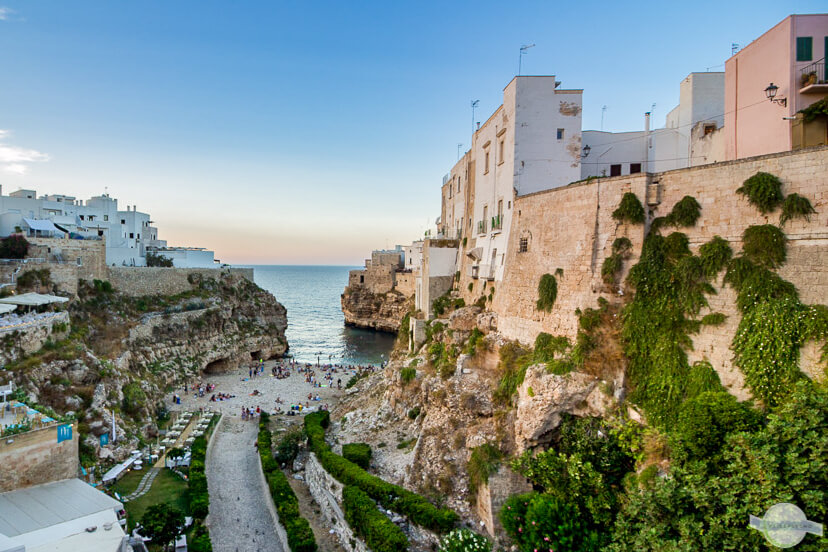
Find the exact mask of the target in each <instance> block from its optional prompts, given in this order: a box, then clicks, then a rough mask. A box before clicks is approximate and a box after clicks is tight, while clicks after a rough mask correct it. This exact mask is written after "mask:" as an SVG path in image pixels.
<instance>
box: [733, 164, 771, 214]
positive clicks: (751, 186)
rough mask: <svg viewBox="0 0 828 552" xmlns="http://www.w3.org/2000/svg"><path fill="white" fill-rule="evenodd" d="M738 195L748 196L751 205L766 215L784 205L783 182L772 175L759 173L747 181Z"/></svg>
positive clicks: (739, 189) (738, 189)
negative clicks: (781, 204)
mask: <svg viewBox="0 0 828 552" xmlns="http://www.w3.org/2000/svg"><path fill="white" fill-rule="evenodd" d="M736 193H737V194H741V195H743V196H746V197H747V199H748V201H749V202H750V204H751V205H753V206H754V207H756V208H757V209H759V212H760V213H762V214H763V215H765V214H767V213H770V212H772V211H774V210H775V209H776V208H777V207H779V204H780V203H782V182H780V180H779V179H778V178H777V177H775V176H774V175H772V174H769V173H766V172H758V173H756V174H754V175H753V176H751V177H750V178H748V179H747V180H745V182H744V183H743V184H742V186H741V187H740V188H737V190H736Z"/></svg>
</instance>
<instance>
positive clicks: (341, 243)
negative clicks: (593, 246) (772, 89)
mask: <svg viewBox="0 0 828 552" xmlns="http://www.w3.org/2000/svg"><path fill="white" fill-rule="evenodd" d="M825 11H826V6H825V3H824V0H823V1H819V2H816V1H802V2H799V1H791V2H786V1H779V0H776V1H774V2H769V1H763V0H756V1H752V2H739V1H731V2H705V1H696V2H652V3H647V2H594V1H581V2H567V3H565V4H564V3H561V2H551V1H545V2H522V1H509V2H504V1H502V0H501V1H499V2H489V1H485V0H479V1H476V2H460V1H457V2H452V1H447V0H443V1H435V2H432V1H428V0H423V1H419V2H409V1H398V0H385V1H382V2H369V1H362V2H357V1H341V0H340V1H327V2H322V1H312V0H307V1H276V0H269V1H262V2H255V1H252V0H248V1H244V2H228V1H212V0H177V1H175V2H168V1H149V0H144V1H142V2H110V1H74V2H69V1H67V0H40V1H36V2H35V1H15V0H0V185H2V192H3V193H4V194H8V193H10V192H12V191H15V190H17V189H19V188H27V189H35V190H36V191H37V193H38V194H47V193H62V194H67V195H74V196H76V197H78V198H88V197H91V196H93V195H99V194H101V193H104V192H108V193H109V194H110V195H112V196H113V197H115V198H117V199H118V200H119V208H120V209H122V210H124V209H125V207H124V206H125V205H136V206H137V208H138V210H139V211H143V212H148V213H150V214H151V215H152V220H153V221H155V223H156V226H158V228H159V238H160V239H166V240H168V242H169V243H170V245H180V246H202V247H207V248H209V249H213V250H215V251H216V258H218V259H221V260H222V261H223V262H228V263H236V264H247V263H256V264H345V265H357V264H361V261H362V259H364V258H366V257H367V256H369V255H370V251H371V250H372V249H382V248H386V247H393V246H394V245H395V244H398V243H410V242H411V241H412V240H414V239H417V238H420V237H422V235H423V232H424V231H425V230H426V229H427V228H429V227H430V226H432V225H433V224H434V221H435V219H436V217H438V216H439V214H440V185H441V184H442V176H443V175H444V174H446V173H447V172H448V171H449V170H450V169H451V167H452V166H453V165H454V163H455V162H456V160H457V152H458V144H463V146H461V147H462V149H463V151H465V149H467V148H468V146H469V144H470V141H471V131H472V124H473V121H472V112H471V107H470V102H471V100H479V101H480V103H479V107H478V108H477V111H476V116H475V119H476V120H477V121H481V122H482V121H485V120H486V119H487V118H488V116H489V115H490V114H491V113H492V112H493V111H494V110H495V109H496V108H497V107H498V105H500V103H501V102H502V93H503V88H504V87H505V86H506V84H507V83H508V82H509V81H510V80H511V79H512V77H513V76H514V75H515V74H516V73H517V70H518V57H519V48H520V46H521V45H524V44H525V45H529V44H535V46H534V47H533V48H531V49H529V50H527V52H526V55H525V56H524V57H523V62H522V64H523V65H522V74H530V75H556V76H557V78H558V80H561V81H562V83H563V84H562V86H563V87H564V88H582V89H583V90H584V93H583V105H584V112H583V128H584V129H600V128H601V116H602V106H607V109H606V111H605V113H604V122H603V128H604V130H609V131H626V130H639V129H642V128H643V114H644V112H645V111H649V110H651V108H652V106H653V104H655V108H654V109H653V117H654V123H655V125H656V126H662V125H663V124H664V117H665V115H666V114H667V112H668V111H670V109H672V108H673V107H674V106H675V105H676V104H677V103H678V94H679V83H680V81H681V80H682V79H683V78H684V77H685V76H686V75H687V74H688V73H690V72H693V71H705V70H712V71H723V70H724V61H725V60H726V59H727V58H728V57H729V56H730V54H731V44H733V43H737V44H740V45H742V46H745V45H747V44H748V43H750V42H751V41H752V40H754V39H755V38H757V37H758V36H759V35H761V34H762V33H763V32H764V31H766V30H767V29H769V28H770V27H772V26H773V25H775V24H776V23H777V22H779V21H780V20H782V19H783V18H784V17H786V16H787V15H789V14H791V13H821V12H825Z"/></svg>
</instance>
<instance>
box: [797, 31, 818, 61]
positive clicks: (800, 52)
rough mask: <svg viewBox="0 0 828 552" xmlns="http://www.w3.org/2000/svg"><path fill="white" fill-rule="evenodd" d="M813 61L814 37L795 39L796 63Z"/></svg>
mask: <svg viewBox="0 0 828 552" xmlns="http://www.w3.org/2000/svg"><path fill="white" fill-rule="evenodd" d="M813 59H814V37H812V36H798V37H796V61H812V60H813Z"/></svg>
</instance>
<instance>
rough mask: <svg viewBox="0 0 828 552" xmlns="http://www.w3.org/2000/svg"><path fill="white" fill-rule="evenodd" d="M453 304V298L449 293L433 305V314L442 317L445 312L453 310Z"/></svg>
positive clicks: (436, 300)
mask: <svg viewBox="0 0 828 552" xmlns="http://www.w3.org/2000/svg"><path fill="white" fill-rule="evenodd" d="M452 304H453V302H452V300H451V296H450V295H449V294H448V293H444V294H443V295H441V296H440V297H438V298H437V299H435V300H434V302H433V303H432V304H431V312H433V313H434V316H437V317H440V316H443V314H445V312H446V311H447V310H448V309H449V308H451V306H452Z"/></svg>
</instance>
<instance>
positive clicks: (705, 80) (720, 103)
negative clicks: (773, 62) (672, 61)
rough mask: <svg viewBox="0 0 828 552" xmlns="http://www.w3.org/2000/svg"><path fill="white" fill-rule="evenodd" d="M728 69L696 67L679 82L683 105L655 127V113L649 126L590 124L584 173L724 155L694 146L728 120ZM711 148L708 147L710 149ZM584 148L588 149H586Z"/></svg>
mask: <svg viewBox="0 0 828 552" xmlns="http://www.w3.org/2000/svg"><path fill="white" fill-rule="evenodd" d="M724 82H725V74H724V73H721V72H718V73H713V72H708V73H690V74H689V75H688V76H687V77H686V78H685V79H684V80H683V81H681V85H680V87H679V105H677V106H676V107H675V108H673V110H672V111H670V112H669V113H668V114H667V117H666V123H665V126H664V128H659V129H654V130H651V129H650V122H651V121H650V113H645V114H644V124H643V127H644V128H643V130H640V131H632V132H603V131H599V130H585V131H584V132H583V142H584V143H583V147H584V148H586V151H588V154H587V155H586V156H585V157H583V159H582V161H581V178H588V177H591V176H595V177H600V176H621V175H628V174H635V173H640V172H664V171H669V170H673V169H683V168H686V167H689V166H692V165H696V164H705V163H713V162H715V161H721V160H722V159H717V158H715V156H714V157H709V156H708V155H703V154H699V153H698V148H696V149H695V150H694V147H693V143H694V141H695V142H698V141H701V140H704V139H705V138H706V137H708V136H710V135H712V134H713V133H715V132H716V131H717V130H719V129H721V128H722V126H723V125H724ZM710 150H711V148H709V147H708V148H705V152H710V154H711V155H714V154H713V152H711V151H710ZM582 151H583V150H582Z"/></svg>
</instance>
